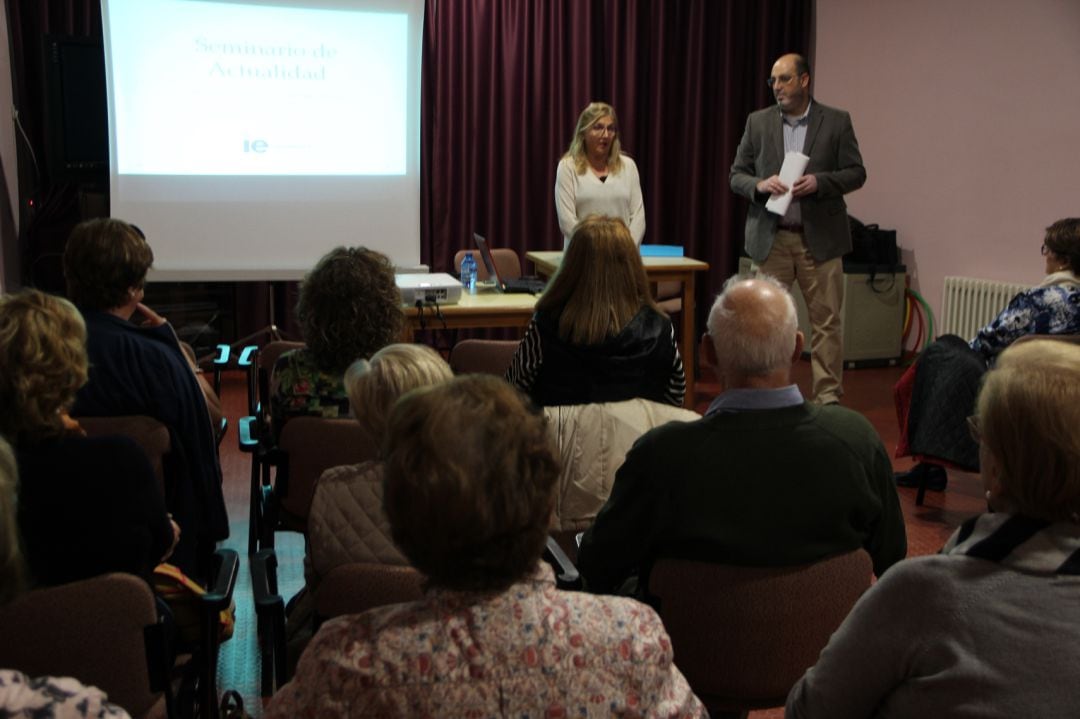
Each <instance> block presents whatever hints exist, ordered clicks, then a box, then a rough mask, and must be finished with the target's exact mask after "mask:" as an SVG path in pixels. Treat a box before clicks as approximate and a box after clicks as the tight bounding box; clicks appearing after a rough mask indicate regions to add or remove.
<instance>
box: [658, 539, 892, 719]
mask: <svg viewBox="0 0 1080 719" xmlns="http://www.w3.org/2000/svg"><path fill="white" fill-rule="evenodd" d="M872 571H873V568H872V563H871V560H870V556H869V555H868V554H867V553H866V552H865V551H864V550H862V549H859V550H856V551H854V552H849V553H848V554H843V555H839V556H836V557H832V558H829V559H825V560H822V561H820V562H815V563H813V564H807V565H803V566H796V567H768V568H763V567H735V566H728V565H722V564H710V563H706V562H696V561H689V560H682V559H662V560H660V561H657V562H656V563H655V564H654V565H653V567H652V572H651V573H650V575H649V593H650V594H652V595H653V596H654V597H657V598H658V599H659V601H660V609H659V612H660V618H661V619H662V620H663V622H664V627H665V628H666V629H667V632H668V634H669V635H670V636H671V643H672V647H673V648H674V651H675V664H676V665H677V666H678V667H679V669H680V670H681V671H682V673H683V674H684V675H685V676H686V679H687V681H689V682H690V687H691V688H692V689H693V690H694V693H695V694H697V695H698V697H700V698H701V700H702V702H703V703H704V704H705V706H706V707H707V708H708V709H709V712H710V714H712V715H713V716H714V717H715V716H718V715H720V716H723V715H725V713H727V714H729V715H735V716H739V715H744V714H745V712H747V711H749V710H752V709H764V708H768V707H775V706H783V704H784V702H785V701H786V699H787V695H788V692H789V691H790V690H791V687H792V686H793V685H794V684H795V682H796V681H797V680H798V679H799V678H800V677H801V676H802V675H803V674H804V673H805V672H806V670H807V669H808V668H809V667H811V666H813V664H814V663H815V662H816V661H817V658H818V654H820V653H821V650H822V649H823V648H824V647H825V644H826V643H827V642H828V640H829V637H830V636H831V635H832V633H833V631H834V630H835V629H836V628H837V627H838V626H840V623H841V622H842V621H843V620H844V618H845V617H846V616H847V614H848V612H849V611H850V610H851V607H852V606H853V605H854V604H855V601H856V600H857V599H858V598H859V597H860V596H861V595H862V593H863V592H864V591H866V590H867V589H868V588H869V587H870V579H871V575H872Z"/></svg>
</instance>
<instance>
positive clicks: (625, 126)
mask: <svg viewBox="0 0 1080 719" xmlns="http://www.w3.org/2000/svg"><path fill="white" fill-rule="evenodd" d="M812 17H813V6H812V0H760V1H759V2H745V1H744V0H663V1H660V0H590V1H589V2H582V1H580V0H561V1H551V2H529V3H522V2H511V1H509V0H427V8H426V17H425V28H424V48H423V51H424V58H423V67H424V72H423V90H422V100H421V102H422V113H423V119H422V122H421V127H422V129H421V143H422V145H421V158H422V159H421V162H422V169H421V178H422V180H421V182H422V190H421V221H420V228H421V237H422V239H421V242H422V246H421V257H422V259H423V261H424V262H427V263H429V264H430V265H431V266H432V267H433V268H434V269H446V268H449V267H450V266H451V265H452V262H453V256H454V253H455V252H456V251H457V250H459V249H462V248H465V247H468V246H470V244H471V237H472V232H473V231H474V230H475V231H479V232H481V233H482V234H486V235H487V236H488V237H489V239H491V241H492V243H493V244H494V245H495V246H497V247H511V248H514V249H516V250H517V251H518V252H519V253H521V254H524V252H525V251H526V250H533V249H558V248H561V247H562V238H561V234H560V233H559V229H558V223H557V220H556V216H555V202H554V186H555V167H556V164H557V163H558V160H559V157H561V155H562V154H563V153H564V152H565V151H566V147H567V145H568V144H569V142H570V138H571V135H572V133H573V129H574V124H575V122H576V121H577V116H578V113H579V112H580V111H581V109H582V108H583V107H584V106H585V105H586V104H587V103H589V102H590V101H592V100H605V101H608V102H610V103H611V104H612V105H613V106H614V107H615V109H616V111H617V112H618V113H619V124H620V130H621V140H622V143H623V147H624V149H625V150H626V151H627V152H628V153H629V154H630V155H632V156H633V157H634V158H635V159H636V160H637V164H638V167H639V169H640V171H641V176H642V191H643V193H644V195H645V212H646V219H647V225H648V227H647V230H646V235H645V241H646V242H649V243H661V244H678V245H684V246H685V248H686V253H687V254H688V255H690V256H692V257H696V258H699V259H702V260H705V261H706V262H708V263H709V265H710V271H709V273H708V276H707V277H701V278H700V281H699V290H700V291H699V294H698V304H699V306H700V305H701V304H702V303H707V300H708V298H709V297H710V296H711V294H712V293H714V292H715V291H716V290H717V289H718V288H719V286H720V284H721V283H722V282H723V280H724V279H725V278H726V277H727V276H728V275H730V274H731V273H732V272H733V271H734V270H735V268H736V262H737V258H738V255H739V251H740V250H741V247H742V237H743V222H744V220H745V217H746V210H745V204H744V203H743V202H742V201H740V200H737V199H736V198H735V197H734V196H733V195H732V193H731V191H730V189H729V188H728V170H729V168H730V167H731V162H732V159H733V157H734V154H735V148H736V147H737V145H738V142H739V138H740V136H741V135H742V129H743V125H744V123H745V120H746V116H747V114H748V113H749V112H751V111H753V110H756V109H758V108H760V107H764V106H765V105H766V104H768V103H769V102H770V101H771V97H770V95H769V93H768V91H767V88H766V87H765V82H764V81H765V78H766V77H768V75H769V71H770V68H771V66H772V62H773V61H774V60H775V58H776V57H778V56H779V55H781V54H783V53H784V52H802V53H806V52H807V50H808V46H809V42H810V34H811V24H812Z"/></svg>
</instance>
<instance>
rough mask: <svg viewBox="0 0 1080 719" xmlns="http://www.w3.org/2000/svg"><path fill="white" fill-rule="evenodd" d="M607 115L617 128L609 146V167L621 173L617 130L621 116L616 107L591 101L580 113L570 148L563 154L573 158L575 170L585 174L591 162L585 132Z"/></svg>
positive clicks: (620, 148)
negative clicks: (587, 153)
mask: <svg viewBox="0 0 1080 719" xmlns="http://www.w3.org/2000/svg"><path fill="white" fill-rule="evenodd" d="M605 117H610V118H611V121H612V122H613V123H615V129H616V133H615V139H614V140H612V141H611V146H610V147H608V159H607V169H608V171H609V172H610V173H611V174H613V175H617V174H619V170H621V169H622V144H621V143H620V142H619V133H618V132H617V130H618V128H619V118H618V117H616V116H615V108H613V107H612V106H611V105H609V104H607V103H606V102H590V103H589V104H588V105H586V106H585V109H584V110H582V111H581V114H580V115H578V121H577V127H576V128H575V129H574V139H572V140H571V141H570V148H569V149H568V150H567V151H566V154H565V155H563V157H566V158H569V159H571V160H573V162H574V170H575V171H576V172H577V174H579V175H584V174H585V169H586V168H587V167H588V164H589V159H588V157H587V155H586V152H585V133H586V132H588V131H589V128H591V127H592V126H593V125H595V124H596V123H597V122H599V121H600V120H602V119H604V118H605Z"/></svg>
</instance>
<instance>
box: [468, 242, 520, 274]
mask: <svg viewBox="0 0 1080 719" xmlns="http://www.w3.org/2000/svg"><path fill="white" fill-rule="evenodd" d="M469 252H471V253H473V257H474V258H476V279H478V280H486V279H488V276H489V275H488V271H487V267H486V266H485V265H484V260H483V259H482V258H481V257H480V250H458V253H457V254H456V255H454V274H457V275H460V274H461V260H462V259H464V257H465V255H466V253H469ZM491 259H492V260H494V261H495V269H496V270H497V271H498V273H499V277H501V278H502V279H504V280H513V279H517V278H518V277H521V258H520V257H518V253H517V251H516V250H511V249H509V248H507V247H498V248H493V249H492V250H491Z"/></svg>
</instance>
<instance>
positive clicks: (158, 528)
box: [0, 290, 179, 585]
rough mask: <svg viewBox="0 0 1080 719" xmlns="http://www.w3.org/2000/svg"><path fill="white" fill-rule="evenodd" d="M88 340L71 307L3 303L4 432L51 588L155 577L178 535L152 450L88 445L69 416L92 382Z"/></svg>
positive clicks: (27, 525)
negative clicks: (120, 575)
mask: <svg viewBox="0 0 1080 719" xmlns="http://www.w3.org/2000/svg"><path fill="white" fill-rule="evenodd" d="M85 342H86V328H85V326H84V325H83V320H82V318H81V317H80V316H79V313H78V312H77V311H76V309H75V307H74V306H72V304H71V303H70V302H68V301H67V300H64V299H62V298H59V297H53V296H51V295H47V294H44V293H42V292H38V291H37V290H25V291H23V292H20V293H18V294H13V295H6V296H4V297H3V298H0V348H2V349H0V405H2V406H3V407H5V411H4V412H3V413H2V414H0V433H2V434H3V435H4V436H5V437H7V438H8V439H9V440H10V441H11V442H12V443H13V444H14V447H15V452H16V458H17V462H18V468H19V475H20V476H21V478H22V479H21V482H20V485H19V511H18V517H19V528H20V530H21V533H22V538H23V541H24V543H25V547H24V549H25V555H26V560H27V564H28V565H29V569H30V573H31V576H32V578H33V579H34V580H35V582H36V583H37V584H42V585H54V584H63V583H65V582H71V581H75V580H77V579H85V578H88V577H94V576H97V575H99V574H104V573H106V572H117V571H118V572H130V573H132V574H138V575H139V576H142V577H144V578H146V579H149V577H150V575H151V573H152V571H153V569H154V567H155V566H156V565H157V564H158V563H159V562H161V561H162V560H163V559H164V558H165V557H167V556H168V555H169V554H170V553H171V551H172V549H173V546H174V544H175V542H176V539H177V537H178V535H179V529H178V528H177V527H176V525H174V524H172V523H171V522H170V521H169V516H168V514H166V512H165V503H164V500H163V499H162V497H161V491H160V490H159V489H158V481H157V478H156V477H155V476H154V471H153V469H152V468H151V466H150V461H149V460H148V459H147V458H146V455H145V454H143V451H142V450H141V449H139V447H138V446H137V445H136V444H135V443H134V442H133V441H132V440H130V439H128V438H126V437H115V436H114V437H86V436H85V435H84V434H83V433H82V432H81V431H80V429H79V426H78V424H77V423H76V422H75V421H74V420H72V419H71V418H70V417H68V415H67V410H68V408H69V407H70V406H71V403H72V401H73V400H74V398H75V393H76V391H77V390H78V389H79V387H80V386H81V385H82V384H83V383H84V382H85V381H86V374H87V366H86V347H85Z"/></svg>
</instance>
